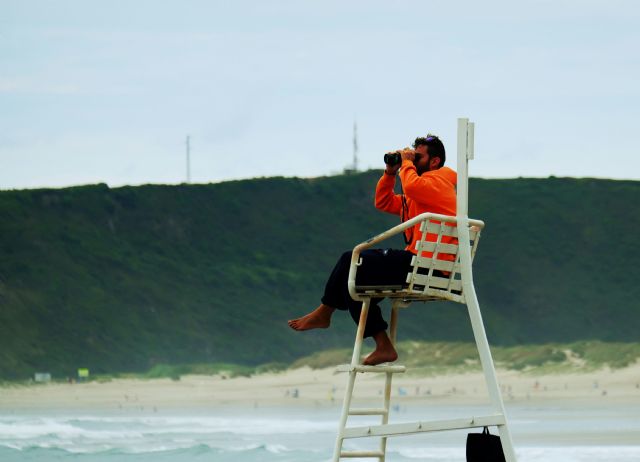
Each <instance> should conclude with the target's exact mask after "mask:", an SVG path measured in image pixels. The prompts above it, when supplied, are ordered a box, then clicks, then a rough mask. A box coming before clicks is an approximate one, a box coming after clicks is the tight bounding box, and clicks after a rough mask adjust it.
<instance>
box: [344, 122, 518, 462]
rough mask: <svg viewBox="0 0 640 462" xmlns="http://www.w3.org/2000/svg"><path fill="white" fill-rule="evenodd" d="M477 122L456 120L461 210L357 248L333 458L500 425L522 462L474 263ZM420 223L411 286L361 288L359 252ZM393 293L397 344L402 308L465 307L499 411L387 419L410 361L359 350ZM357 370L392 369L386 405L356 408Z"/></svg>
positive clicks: (512, 461)
mask: <svg viewBox="0 0 640 462" xmlns="http://www.w3.org/2000/svg"><path fill="white" fill-rule="evenodd" d="M473 138H474V124H473V123H470V122H469V119H458V159H457V160H458V185H457V216H455V217H451V216H445V215H438V214H434V213H423V214H421V215H418V216H417V217H414V218H412V219H411V220H408V221H406V222H404V223H402V224H400V225H398V226H395V227H394V228H391V229H389V230H388V231H385V232H383V233H382V234H379V235H377V236H375V237H374V238H371V239H369V240H368V241H366V242H363V243H361V244H358V245H357V246H356V247H355V248H354V249H353V254H352V258H351V268H350V270H349V293H350V294H351V297H352V298H353V299H354V300H360V301H362V313H361V315H360V321H359V323H358V329H357V333H356V340H355V345H354V347H353V355H352V357H351V363H350V364H346V365H344V366H339V367H338V368H337V372H347V373H348V374H349V376H348V381H347V388H346V391H345V396H344V402H343V405H342V414H341V417H340V424H339V427H338V436H337V439H336V445H335V449H334V454H333V461H334V462H338V461H339V460H340V459H342V458H356V457H359V458H377V459H378V460H379V461H380V462H384V460H385V457H386V447H387V438H389V437H392V436H400V435H410V434H416V433H425V432H436V431H443V430H459V429H465V428H482V427H486V426H497V428H498V433H499V435H500V441H501V443H502V448H503V451H504V456H505V459H506V462H516V456H515V452H514V449H513V443H512V441H511V434H510V432H509V427H508V425H507V417H506V415H505V411H504V403H503V401H502V396H501V394H500V388H499V386H498V380H497V377H496V371H495V368H494V365H493V359H492V358H491V351H490V350H489V342H488V341H487V336H486V333H485V330H484V325H483V323H482V316H481V314H480V306H479V304H478V298H477V296H476V291H475V288H474V286H473V273H472V270H471V263H472V261H473V257H474V255H475V253H476V250H477V248H478V241H479V239H480V233H481V230H482V229H483V228H484V223H483V222H482V221H480V220H471V219H469V217H468V211H467V210H468V186H469V185H468V173H467V167H468V161H469V160H470V159H473V150H474V148H473ZM418 223H419V224H420V230H421V233H422V236H421V239H420V240H419V241H418V242H417V243H416V247H417V248H416V250H417V255H416V256H415V257H413V259H412V263H411V264H412V270H411V271H410V272H409V273H408V274H407V281H406V284H405V285H404V286H402V287H391V286H389V287H387V286H376V287H370V286H368V287H359V286H356V272H357V268H358V266H359V261H360V253H361V252H362V251H363V250H365V249H368V248H370V247H373V246H375V245H376V244H378V243H380V242H381V241H384V240H386V239H388V238H390V237H391V236H394V235H396V234H399V233H402V232H403V231H404V230H405V229H408V228H411V227H413V226H414V225H416V224H418ZM427 235H429V236H431V239H433V236H434V235H436V236H437V237H436V239H435V240H427ZM423 252H430V253H432V256H431V257H425V256H423ZM442 254H448V255H449V257H448V258H449V259H440V258H438V255H442ZM376 297H389V298H390V299H392V308H391V320H390V325H389V332H390V338H391V342H393V344H394V345H395V343H396V332H397V325H398V309H399V308H400V307H406V306H408V305H410V304H411V302H415V301H421V302H427V301H435V300H448V301H452V302H457V303H463V304H466V305H467V309H468V312H469V318H470V320H471V326H472V329H473V335H474V337H475V341H476V345H477V348H478V353H479V355H480V362H481V363H482V370H483V372H484V376H485V380H486V382H487V388H488V391H489V397H490V401H491V406H492V408H493V413H491V414H489V415H480V416H469V417H466V418H457V419H451V420H440V421H420V422H412V423H397V424H390V423H389V408H390V398H391V379H392V376H393V374H394V373H402V372H405V370H406V368H405V366H401V365H395V364H393V365H390V364H383V365H379V366H365V365H362V364H361V363H360V351H361V348H362V339H363V335H364V328H365V324H366V321H367V314H368V312H369V305H370V302H371V299H372V298H376ZM358 372H365V373H383V374H386V380H385V387H384V405H383V407H381V408H359V409H358V408H352V407H351V400H352V395H353V388H354V385H355V380H356V375H357V373H358ZM355 415H379V416H381V422H380V425H366V426H356V427H347V420H348V418H349V416H355ZM367 437H378V438H380V449H379V450H372V451H343V448H342V447H343V442H344V440H345V439H349V438H367Z"/></svg>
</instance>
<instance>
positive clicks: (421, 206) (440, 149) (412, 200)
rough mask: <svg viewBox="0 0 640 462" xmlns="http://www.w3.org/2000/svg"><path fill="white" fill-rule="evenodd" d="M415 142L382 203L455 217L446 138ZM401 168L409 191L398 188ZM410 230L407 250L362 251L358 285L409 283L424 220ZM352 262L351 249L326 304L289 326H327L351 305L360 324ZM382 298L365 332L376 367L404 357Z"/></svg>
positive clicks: (384, 181) (410, 212)
mask: <svg viewBox="0 0 640 462" xmlns="http://www.w3.org/2000/svg"><path fill="white" fill-rule="evenodd" d="M413 147H414V149H409V148H405V149H403V150H402V151H401V152H400V154H401V157H402V163H398V164H396V165H389V164H387V165H386V168H385V171H384V174H383V175H382V177H381V178H380V180H379V181H378V184H377V186H376V199H375V203H376V208H377V209H379V210H382V211H385V212H388V213H393V214H394V215H399V216H400V217H401V219H402V221H403V222H404V221H406V220H410V219H411V218H413V217H415V216H417V215H420V214H421V213H425V212H432V213H439V214H442V215H451V216H455V214H456V189H455V187H456V172H454V171H453V170H451V169H450V168H449V167H444V163H445V160H446V157H445V149H444V145H443V144H442V141H440V139H439V138H438V137H437V136H434V135H431V134H429V135H427V137H426V138H422V137H421V138H416V140H415V142H414V144H413ZM398 170H399V171H400V181H401V182H402V189H403V192H404V195H402V194H395V193H394V191H393V189H394V186H395V182H396V173H397V172H398ZM407 231H408V232H407V233H406V234H405V236H404V237H405V241H406V243H407V247H406V248H405V250H397V249H384V250H383V249H368V250H365V251H363V252H362V253H361V255H360V257H361V261H362V265H361V266H359V267H358V271H357V273H356V286H402V285H404V284H405V281H406V278H407V273H408V272H409V271H410V268H411V258H412V257H413V255H415V254H416V253H417V251H416V242H417V241H419V240H420V225H419V224H417V225H416V226H414V227H413V228H411V229H409V230H407ZM350 266H351V251H348V252H345V253H344V254H343V255H342V256H341V257H340V259H339V260H338V262H337V263H336V265H335V267H334V269H333V271H332V273H331V275H330V276H329V279H328V280H327V284H326V286H325V290H324V295H323V297H322V299H321V302H322V303H321V304H320V306H318V308H316V309H315V310H313V311H312V312H311V313H309V314H307V315H305V316H303V317H301V318H298V319H293V320H290V321H289V326H290V327H291V328H292V329H295V330H299V331H303V330H310V329H318V328H327V327H329V324H330V323H331V315H332V314H333V312H334V311H335V310H336V309H338V310H349V313H350V314H351V317H352V318H353V320H354V321H355V322H356V324H358V321H359V319H360V311H361V309H362V302H360V301H356V300H353V299H352V298H351V296H350V295H349V289H348V286H347V281H348V277H349V267H350ZM381 300H382V299H380V298H377V299H372V300H371V305H370V308H369V313H368V316H367V324H366V326H365V331H364V336H365V337H373V339H374V341H375V343H376V348H375V350H374V351H373V352H372V353H371V354H369V356H367V357H366V358H365V359H364V361H363V364H366V365H372V366H373V365H377V364H381V363H384V362H391V361H395V360H396V359H397V358H398V353H397V352H396V350H395V348H394V347H393V345H392V343H391V341H390V339H389V337H388V336H387V332H386V330H387V327H388V325H387V323H386V322H385V320H384V319H383V318H382V313H381V311H380V307H379V306H378V303H379V302H380V301H381Z"/></svg>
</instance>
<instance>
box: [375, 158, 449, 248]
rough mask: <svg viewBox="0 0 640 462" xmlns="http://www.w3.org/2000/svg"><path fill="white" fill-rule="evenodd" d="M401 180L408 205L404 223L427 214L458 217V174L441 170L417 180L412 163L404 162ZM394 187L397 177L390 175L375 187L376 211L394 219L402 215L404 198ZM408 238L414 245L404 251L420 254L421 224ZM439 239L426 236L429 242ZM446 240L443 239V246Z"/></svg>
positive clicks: (385, 175)
mask: <svg viewBox="0 0 640 462" xmlns="http://www.w3.org/2000/svg"><path fill="white" fill-rule="evenodd" d="M400 180H401V182H402V189H403V191H404V195H405V199H406V203H407V208H406V210H405V216H404V220H405V221H406V220H409V219H411V218H413V217H415V216H417V215H420V214H421V213H424V212H433V213H439V214H442V215H451V216H455V215H456V182H457V174H456V172H454V171H453V170H451V169H450V168H449V167H441V168H439V169H437V170H432V171H429V172H424V173H423V174H422V175H420V176H418V172H416V167H415V166H414V165H413V162H411V161H410V160H403V161H402V166H401V167H400ZM395 184H396V178H395V176H391V175H387V174H386V173H384V174H383V175H382V178H380V180H379V181H378V185H377V186H376V208H377V209H379V210H382V211H384V212H388V213H392V214H394V215H401V214H402V196H401V195H400V194H395V193H394V192H393V188H394V186H395ZM436 223H439V222H436ZM405 235H406V236H407V238H411V242H409V244H408V245H407V247H406V248H405V250H408V251H410V252H412V253H414V254H417V253H418V252H417V251H416V242H417V241H419V240H420V225H419V224H418V225H416V226H414V227H413V228H412V229H411V230H407V231H406V232H405ZM436 239H437V235H435V234H428V235H427V240H428V241H435V240H436ZM446 240H447V239H443V242H445V241H446ZM423 255H424V256H428V257H430V256H431V252H424V253H423ZM441 257H442V259H446V260H448V259H449V258H447V257H445V255H442V256H441Z"/></svg>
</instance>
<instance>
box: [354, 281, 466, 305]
mask: <svg viewBox="0 0 640 462" xmlns="http://www.w3.org/2000/svg"><path fill="white" fill-rule="evenodd" d="M356 292H358V293H359V294H362V295H369V296H371V297H372V298H385V297H387V298H400V299H402V300H406V301H423V302H431V301H442V300H448V301H456V302H459V301H461V300H460V299H461V296H460V294H461V292H459V291H452V292H448V291H446V290H442V289H435V288H431V289H428V290H426V291H425V290H424V289H421V290H413V291H411V290H409V287H408V286H407V285H404V286H401V285H393V286H356Z"/></svg>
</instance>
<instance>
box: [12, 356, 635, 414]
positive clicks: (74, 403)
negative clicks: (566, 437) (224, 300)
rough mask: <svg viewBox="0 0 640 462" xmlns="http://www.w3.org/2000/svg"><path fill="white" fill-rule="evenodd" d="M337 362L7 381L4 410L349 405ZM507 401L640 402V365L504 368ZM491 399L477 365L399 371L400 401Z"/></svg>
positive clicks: (366, 385)
mask: <svg viewBox="0 0 640 462" xmlns="http://www.w3.org/2000/svg"><path fill="white" fill-rule="evenodd" d="M333 371H334V368H327V369H315V370H312V369H309V368H308V367H303V368H299V369H293V370H287V371H284V372H278V373H265V374H260V375H256V376H251V377H235V378H226V377H225V376H224V375H214V376H199V375H189V376H184V377H182V378H181V379H180V380H171V379H166V378H165V379H113V380H110V381H107V382H87V383H73V384H69V383H48V384H33V385H24V386H13V385H10V386H6V385H5V386H2V387H0V413H5V412H16V411H21V410H29V411H38V410H51V411H57V410H61V409H64V410H67V411H74V410H76V411H78V410H82V409H96V410H114V411H124V410H128V409H131V410H139V411H145V412H157V411H159V410H174V409H193V408H216V407H236V408H238V407H240V408H260V407H283V406H284V407H289V406H292V407H296V406H304V407H309V406H313V407H331V406H337V407H339V406H341V404H342V398H343V394H344V388H345V385H346V375H345V374H334V372H333ZM498 382H499V383H500V386H501V389H502V396H503V399H504V402H505V405H506V406H508V405H509V404H511V403H514V404H526V403H530V404H536V405H537V404H554V403H565V404H569V403H571V404H575V405H586V406H597V405H600V404H601V405H607V404H614V403H615V404H630V405H635V404H640V364H635V365H633V366H629V367H627V368H623V369H615V370H611V369H608V368H603V369H599V370H593V371H579V370H576V371H575V372H571V373H545V374H535V371H528V372H519V371H514V370H500V369H499V370H498ZM383 387H384V374H361V375H359V376H358V378H357V380H356V390H355V393H354V403H355V404H358V403H361V404H364V403H374V402H379V401H380V400H381V399H382V389H383ZM488 403H489V398H488V394H487V392H486V386H485V385H484V376H483V375H482V373H481V372H480V371H477V372H462V373H459V372H453V373H447V374H442V375H433V376H431V375H413V374H411V373H406V374H396V375H395V377H394V381H393V387H392V404H393V405H403V404H412V405H415V404H431V405H476V404H477V405H482V404H488Z"/></svg>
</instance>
